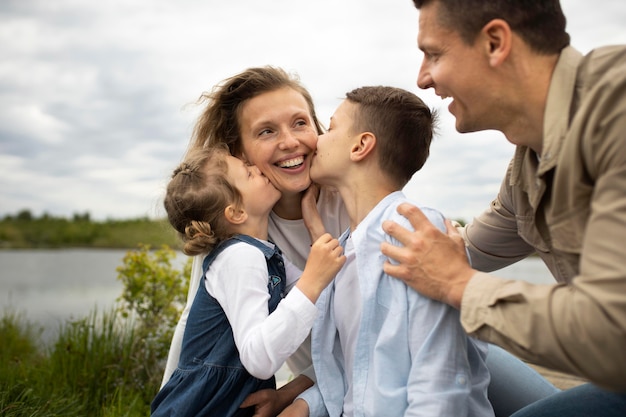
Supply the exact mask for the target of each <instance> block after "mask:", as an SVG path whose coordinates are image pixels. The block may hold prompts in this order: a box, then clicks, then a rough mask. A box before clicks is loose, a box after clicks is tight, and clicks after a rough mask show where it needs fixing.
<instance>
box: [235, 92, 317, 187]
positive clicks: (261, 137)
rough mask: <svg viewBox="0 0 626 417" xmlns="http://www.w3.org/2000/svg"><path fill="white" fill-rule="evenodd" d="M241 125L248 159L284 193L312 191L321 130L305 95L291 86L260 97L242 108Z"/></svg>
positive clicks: (244, 149) (244, 154)
mask: <svg viewBox="0 0 626 417" xmlns="http://www.w3.org/2000/svg"><path fill="white" fill-rule="evenodd" d="M239 123H240V134H241V148H242V151H243V155H241V156H242V158H243V159H244V160H246V161H247V162H248V163H250V164H252V165H256V166H257V167H258V168H259V169H260V170H261V172H262V173H263V174H264V175H265V176H266V177H267V178H269V180H270V181H271V182H272V184H274V186H275V187H276V188H277V189H278V190H279V191H281V192H282V193H283V194H295V193H300V192H301V191H304V190H305V189H307V188H308V186H309V185H310V184H311V179H310V177H309V166H310V161H311V155H312V154H313V151H314V150H315V147H316V144H317V130H316V128H315V123H314V122H313V118H312V117H311V112H310V110H309V106H308V105H307V102H306V100H305V99H304V97H303V96H302V94H300V93H298V92H297V91H295V90H293V89H291V88H289V87H285V88H281V89H278V90H275V91H270V92H267V93H263V94H260V95H258V96H256V97H254V98H252V99H250V100H248V101H247V102H246V103H244V105H243V106H242V107H241V114H240V118H239Z"/></svg>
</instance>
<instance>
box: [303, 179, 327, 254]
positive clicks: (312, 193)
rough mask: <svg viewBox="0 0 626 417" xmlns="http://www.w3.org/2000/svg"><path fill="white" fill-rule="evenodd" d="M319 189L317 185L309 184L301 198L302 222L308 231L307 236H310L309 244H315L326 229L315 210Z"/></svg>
mask: <svg viewBox="0 0 626 417" xmlns="http://www.w3.org/2000/svg"><path fill="white" fill-rule="evenodd" d="M319 193H320V189H319V186H318V185H317V184H313V183H312V184H311V185H310V186H309V188H308V189H307V190H306V192H305V193H304V196H302V201H301V205H302V219H303V220H304V225H305V226H306V228H307V230H308V231H309V236H311V243H313V242H315V241H316V240H317V239H319V237H320V236H322V235H323V234H324V233H326V228H325V227H324V223H323V222H322V216H320V212H319V210H318V209H317V198H318V197H319Z"/></svg>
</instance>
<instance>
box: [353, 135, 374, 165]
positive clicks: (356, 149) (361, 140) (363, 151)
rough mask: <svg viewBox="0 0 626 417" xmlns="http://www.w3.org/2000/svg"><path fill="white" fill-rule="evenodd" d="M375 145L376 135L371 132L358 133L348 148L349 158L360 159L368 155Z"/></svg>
mask: <svg viewBox="0 0 626 417" xmlns="http://www.w3.org/2000/svg"><path fill="white" fill-rule="evenodd" d="M375 147H376V136H375V135H374V134H373V133H371V132H363V133H361V134H359V136H358V139H357V141H356V142H355V143H354V145H352V148H351V149H350V159H351V160H352V161H361V160H363V159H365V157H367V155H369V154H370V153H371V152H372V150H373V149H374V148H375Z"/></svg>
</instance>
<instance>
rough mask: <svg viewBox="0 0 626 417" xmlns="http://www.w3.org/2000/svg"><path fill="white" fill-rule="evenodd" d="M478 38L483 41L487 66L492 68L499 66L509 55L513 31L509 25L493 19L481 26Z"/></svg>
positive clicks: (503, 21)
mask: <svg viewBox="0 0 626 417" xmlns="http://www.w3.org/2000/svg"><path fill="white" fill-rule="evenodd" d="M480 36H481V39H483V40H484V44H485V49H486V53H487V54H488V56H489V64H490V65H491V66H492V67H497V66H498V65H501V64H502V63H503V62H504V61H505V60H506V58H507V57H508V56H509V54H510V53H511V45H512V43H513V31H512V30H511V27H510V26H509V24H508V23H507V22H506V21H505V20H502V19H493V20H491V21H490V22H488V23H487V24H486V25H485V26H483V29H482V30H481V32H480Z"/></svg>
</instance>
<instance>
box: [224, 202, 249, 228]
mask: <svg viewBox="0 0 626 417" xmlns="http://www.w3.org/2000/svg"><path fill="white" fill-rule="evenodd" d="M224 217H226V220H227V221H228V222H229V223H231V224H241V223H243V222H245V221H246V219H247V218H248V213H246V211H245V210H244V209H242V208H239V207H236V206H234V205H232V204H231V205H229V206H227V207H226V208H225V209H224Z"/></svg>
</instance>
